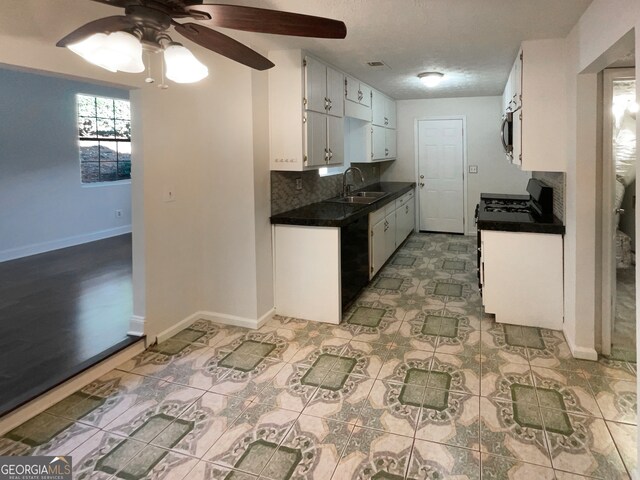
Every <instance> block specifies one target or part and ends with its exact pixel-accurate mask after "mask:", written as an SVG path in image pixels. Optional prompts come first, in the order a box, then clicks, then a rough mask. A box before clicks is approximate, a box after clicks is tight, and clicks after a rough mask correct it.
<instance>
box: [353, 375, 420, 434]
mask: <svg viewBox="0 0 640 480" xmlns="http://www.w3.org/2000/svg"><path fill="white" fill-rule="evenodd" d="M424 391H425V387H424V386H423V385H409V384H404V383H394V382H386V381H382V380H376V381H375V383H374V384H373V388H372V389H371V392H370V393H369V397H368V398H367V401H366V403H365V404H364V407H363V408H362V410H361V412H360V424H361V425H362V426H364V427H367V428H373V429H376V430H382V431H385V432H389V433H394V434H397V435H405V436H408V437H413V436H414V434H415V430H416V424H417V422H418V417H419V416H420V408H421V406H422V400H423V398H424Z"/></svg>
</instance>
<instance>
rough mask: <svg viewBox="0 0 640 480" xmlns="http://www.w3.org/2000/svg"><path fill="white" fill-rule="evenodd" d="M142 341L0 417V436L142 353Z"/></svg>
mask: <svg viewBox="0 0 640 480" xmlns="http://www.w3.org/2000/svg"><path fill="white" fill-rule="evenodd" d="M144 348H145V346H144V340H140V341H139V342H136V343H134V344H133V345H130V346H128V347H127V348H125V349H123V350H121V351H119V352H118V353H115V354H114V355H111V356H110V357H108V358H105V359H104V360H103V361H102V362H100V363H98V364H97V365H94V366H93V367H91V368H89V369H87V370H85V371H84V372H82V373H80V374H78V375H76V376H75V377H73V378H71V379H69V380H67V381H66V382H64V383H63V384H61V385H58V386H57V387H55V388H53V389H51V390H49V391H48V392H46V393H45V394H43V395H40V396H39V397H38V398H36V399H34V400H31V401H30V402H29V403H26V404H25V405H23V406H21V407H19V408H17V409H16V410H14V411H12V412H10V413H8V414H6V415H4V416H3V417H0V435H4V434H5V433H7V432H8V431H10V430H13V429H14V428H16V427H17V426H18V425H21V424H23V423H24V422H26V421H27V420H29V419H30V418H33V417H35V416H36V415H38V414H39V413H42V412H44V411H45V410H46V409H47V408H49V407H51V406H53V405H55V404H56V403H58V402H59V401H60V400H62V399H63V398H66V397H68V396H69V395H71V394H72V393H74V392H76V391H78V390H80V389H81V388H83V387H85V386H86V385H88V384H90V383H91V382H93V381H94V380H97V379H98V378H100V377H102V376H103V375H105V374H107V373H109V372H110V371H111V370H113V369H115V368H116V367H118V366H120V365H122V364H123V363H124V362H126V361H127V360H131V359H132V358H133V357H135V356H136V355H138V354H139V353H141V352H143V351H144Z"/></svg>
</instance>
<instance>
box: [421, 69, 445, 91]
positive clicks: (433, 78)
mask: <svg viewBox="0 0 640 480" xmlns="http://www.w3.org/2000/svg"><path fill="white" fill-rule="evenodd" d="M442 77H444V73H440V72H424V73H420V74H419V75H418V78H419V79H420V80H421V81H422V83H424V85H425V86H427V87H429V88H431V87H435V86H437V85H438V84H439V83H440V82H441V81H442Z"/></svg>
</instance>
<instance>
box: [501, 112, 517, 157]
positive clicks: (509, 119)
mask: <svg viewBox="0 0 640 480" xmlns="http://www.w3.org/2000/svg"><path fill="white" fill-rule="evenodd" d="M513 113H514V112H506V113H505V114H504V115H503V116H502V126H501V127H500V140H502V147H503V148H504V153H506V154H507V157H512V156H513Z"/></svg>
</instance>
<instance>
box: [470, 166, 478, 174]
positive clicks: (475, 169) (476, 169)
mask: <svg viewBox="0 0 640 480" xmlns="http://www.w3.org/2000/svg"><path fill="white" fill-rule="evenodd" d="M469 173H478V165H469Z"/></svg>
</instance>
